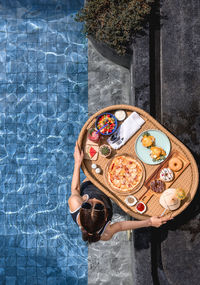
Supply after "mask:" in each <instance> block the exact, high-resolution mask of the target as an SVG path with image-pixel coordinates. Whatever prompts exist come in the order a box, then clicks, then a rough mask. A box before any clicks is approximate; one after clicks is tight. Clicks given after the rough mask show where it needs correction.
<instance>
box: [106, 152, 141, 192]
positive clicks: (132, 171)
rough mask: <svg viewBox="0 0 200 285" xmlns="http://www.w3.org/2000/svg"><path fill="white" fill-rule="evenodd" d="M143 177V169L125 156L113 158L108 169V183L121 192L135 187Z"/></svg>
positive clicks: (132, 159)
mask: <svg viewBox="0 0 200 285" xmlns="http://www.w3.org/2000/svg"><path fill="white" fill-rule="evenodd" d="M142 177H143V168H142V166H141V164H140V163H139V162H138V161H137V160H135V159H134V158H132V157H130V156H126V155H119V156H116V157H114V159H113V160H112V161H111V163H110V166H109V167H108V182H109V184H110V185H111V186H112V188H114V189H117V190H120V191H122V192H125V191H128V190H131V189H134V188H135V187H137V186H138V185H139V184H140V182H141V180H142Z"/></svg>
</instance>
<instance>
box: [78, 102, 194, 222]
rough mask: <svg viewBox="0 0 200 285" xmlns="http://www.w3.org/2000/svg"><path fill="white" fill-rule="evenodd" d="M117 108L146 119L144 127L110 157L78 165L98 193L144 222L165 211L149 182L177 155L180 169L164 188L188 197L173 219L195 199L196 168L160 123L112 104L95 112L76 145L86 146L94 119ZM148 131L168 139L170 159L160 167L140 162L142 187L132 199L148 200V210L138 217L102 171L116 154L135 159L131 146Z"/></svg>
mask: <svg viewBox="0 0 200 285" xmlns="http://www.w3.org/2000/svg"><path fill="white" fill-rule="evenodd" d="M119 109H120V110H121V109H123V110H125V111H126V114H127V116H129V115H130V114H131V113H132V112H134V111H135V112H137V113H138V114H139V115H140V116H141V117H142V118H143V119H144V120H145V124H144V125H143V126H142V127H141V128H140V129H139V130H138V131H137V132H136V133H135V134H134V135H133V136H132V137H131V138H130V140H129V141H128V142H126V144H125V145H124V146H122V147H121V148H120V149H119V150H113V149H112V155H111V156H110V157H109V158H103V157H101V156H100V155H99V156H98V159H97V160H96V161H91V160H86V159H84V160H83V163H82V165H81V167H82V170H83V172H84V173H85V175H86V176H87V178H88V179H89V180H90V181H91V182H92V183H93V184H94V185H96V186H97V187H98V188H99V189H100V190H101V191H103V192H104V193H105V194H106V195H107V196H109V197H110V198H111V199H112V200H113V201H115V202H116V203H117V204H118V205H119V206H120V207H121V208H122V209H123V210H124V211H125V212H126V213H127V214H129V215H131V216H133V217H135V218H137V219H140V220H143V219H146V218H148V217H151V216H154V215H161V214H162V213H163V211H164V208H163V207H162V206H161V205H160V204H159V196H160V195H159V194H158V195H155V194H156V193H155V192H153V191H151V190H149V183H150V180H151V179H152V177H154V178H153V179H155V177H157V175H158V172H159V171H160V169H161V168H164V167H166V166H164V165H167V164H168V160H169V159H170V157H171V156H172V155H180V156H181V157H182V160H183V162H184V166H183V169H182V170H181V171H179V173H177V174H175V175H176V176H175V179H174V180H173V181H172V182H170V183H167V184H168V185H167V187H166V188H169V186H170V187H173V188H177V187H182V188H183V189H184V190H185V191H186V194H187V197H186V198H185V199H184V200H183V201H181V206H180V207H179V208H178V209H177V210H175V211H173V212H172V213H170V215H171V214H172V215H173V216H177V215H178V214H180V213H181V212H182V211H183V210H184V209H185V208H186V207H187V206H188V205H189V204H190V202H191V201H192V199H193V198H194V196H195V193H196V191H197V187H198V179H199V174H198V168H197V165H196V162H195V160H194V158H193V156H192V154H191V153H190V151H189V150H188V149H187V148H186V147H185V146H184V145H183V144H182V143H181V142H180V141H179V140H178V139H177V138H176V137H174V136H173V135H172V134H171V133H170V132H169V131H167V130H166V129H165V128H164V127H163V126H162V125H161V124H160V123H158V122H157V121H156V120H155V119H154V118H152V117H151V116H150V115H149V114H148V113H146V112H145V111H143V110H142V109H139V108H137V107H134V106H129V105H114V106H110V107H107V108H104V109H102V110H100V111H98V112H97V113H96V114H94V115H93V116H91V117H90V118H89V119H88V121H87V122H86V123H85V125H84V126H83V128H82V130H81V132H80V134H79V138H78V144H79V146H80V147H81V148H82V149H84V148H85V144H86V141H87V130H88V129H89V128H90V127H93V126H94V123H95V119H96V117H97V116H98V115H100V114H101V113H103V112H111V113H112V112H113V113H114V112H115V111H116V110H119ZM119 125H120V124H119ZM148 129H158V130H160V131H162V132H164V133H165V134H166V135H167V136H168V138H169V139H170V142H171V152H170V155H169V157H168V158H169V159H168V158H167V159H166V160H165V161H164V162H162V163H161V164H157V165H148V164H145V163H143V165H144V168H145V176H146V181H145V182H144V184H143V186H142V187H141V188H140V189H136V190H135V191H133V192H131V193H134V196H135V197H136V198H137V199H138V200H140V199H142V198H144V197H145V196H147V198H144V201H146V200H145V199H147V201H148V203H147V211H146V212H145V213H144V214H142V215H141V214H139V213H137V212H136V210H135V206H133V207H130V206H128V205H127V204H126V203H125V198H126V195H120V194H119V193H117V192H116V191H114V190H112V189H111V188H110V186H109V184H108V182H107V183H106V180H105V178H104V171H105V168H106V166H107V164H108V161H109V159H110V158H112V157H113V156H114V155H116V154H123V153H128V154H130V155H132V156H134V157H136V158H137V156H136V154H135V147H134V146H135V141H136V139H137V137H138V136H139V134H141V133H142V132H144V131H146V130H148ZM101 137H103V138H102V140H101V144H103V143H104V142H105V143H106V141H107V138H108V136H101ZM104 137H105V138H104ZM92 163H96V164H97V165H98V166H100V167H101V169H102V170H103V173H101V174H96V172H95V171H94V170H92V168H91V164H92ZM169 184H170V185H169ZM128 195H129V194H128ZM149 196H151V197H149ZM167 214H169V211H166V213H165V215H167Z"/></svg>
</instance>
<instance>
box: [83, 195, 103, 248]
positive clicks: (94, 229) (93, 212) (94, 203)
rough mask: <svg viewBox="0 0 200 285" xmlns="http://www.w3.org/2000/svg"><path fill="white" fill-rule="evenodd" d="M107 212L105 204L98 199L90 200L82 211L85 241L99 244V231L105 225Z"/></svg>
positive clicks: (84, 204)
mask: <svg viewBox="0 0 200 285" xmlns="http://www.w3.org/2000/svg"><path fill="white" fill-rule="evenodd" d="M106 219H107V211H106V208H105V206H104V203H103V202H102V201H100V200H97V199H89V200H88V202H86V203H83V204H82V207H81V209H80V222H81V226H82V238H83V240H84V241H88V242H89V243H91V242H97V241H99V240H100V234H99V231H100V230H101V229H102V228H103V226H104V225H105V222H106Z"/></svg>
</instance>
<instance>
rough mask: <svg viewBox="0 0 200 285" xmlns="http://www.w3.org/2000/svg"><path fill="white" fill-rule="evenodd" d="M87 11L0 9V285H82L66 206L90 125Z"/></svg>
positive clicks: (62, 6)
mask: <svg viewBox="0 0 200 285" xmlns="http://www.w3.org/2000/svg"><path fill="white" fill-rule="evenodd" d="M83 2H84V1H83V0H73V1H70V0H62V1H54V0H48V1H47V0H18V1H17V0H12V1H11V0H10V1H8V0H2V1H1V2H0V66H1V68H0V142H1V144H0V170H1V177H0V179H1V187H0V202H1V203H0V252H1V255H0V284H6V285H12V284H19V285H23V284H30V285H34V284H41V285H44V284H48V285H51V284H53V285H55V284H59V285H60V284H69V285H71V284H73V285H74V284H87V246H86V245H85V243H84V242H83V241H82V238H81V235H80V232H79V229H78V227H77V226H76V225H75V224H74V223H73V222H72V219H71V216H70V215H69V210H68V206H67V199H68V197H69V195H70V184H71V175H72V164H73V149H74V144H75V141H76V139H77V137H78V134H79V132H80V129H81V127H82V125H83V123H84V122H85V121H86V120H87V116H88V92H87V88H88V83H87V77H88V73H87V40H86V39H85V37H84V36H83V35H82V33H81V30H82V24H80V23H77V22H75V21H74V18H73V16H74V15H75V13H76V12H77V11H78V10H79V9H80V8H81V7H82V6H83ZM81 175H82V176H83V174H81ZM77 245H79V246H77Z"/></svg>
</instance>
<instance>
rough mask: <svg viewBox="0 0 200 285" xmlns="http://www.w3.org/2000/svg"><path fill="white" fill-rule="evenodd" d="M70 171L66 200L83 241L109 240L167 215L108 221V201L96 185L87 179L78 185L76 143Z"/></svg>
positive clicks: (80, 156) (157, 224) (79, 159)
mask: <svg viewBox="0 0 200 285" xmlns="http://www.w3.org/2000/svg"><path fill="white" fill-rule="evenodd" d="M74 160H75V164H74V173H73V177H72V185H71V196H70V198H69V200H68V204H69V208H70V213H71V215H72V218H73V220H74V221H75V222H76V223H77V225H78V226H79V227H80V229H81V231H82V238H83V240H84V241H88V242H89V243H91V242H97V241H99V240H104V241H106V240H109V239H111V238H112V236H113V235H114V234H116V233H117V232H121V231H127V230H133V229H138V228H143V227H150V226H152V227H157V228H158V227H160V226H161V225H163V224H165V223H166V222H167V221H168V220H170V218H166V217H162V218H161V217H151V218H149V219H146V220H144V221H122V222H117V223H113V224H111V219H112V204H111V201H110V199H109V198H108V197H107V196H106V195H105V194H104V193H103V192H101V191H100V190H99V189H98V188H96V187H95V186H94V185H93V184H92V183H91V182H90V181H86V182H83V183H82V184H81V185H80V167H81V162H82V160H83V151H80V150H79V147H78V143H77V142H76V146H75V150H74Z"/></svg>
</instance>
